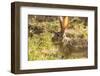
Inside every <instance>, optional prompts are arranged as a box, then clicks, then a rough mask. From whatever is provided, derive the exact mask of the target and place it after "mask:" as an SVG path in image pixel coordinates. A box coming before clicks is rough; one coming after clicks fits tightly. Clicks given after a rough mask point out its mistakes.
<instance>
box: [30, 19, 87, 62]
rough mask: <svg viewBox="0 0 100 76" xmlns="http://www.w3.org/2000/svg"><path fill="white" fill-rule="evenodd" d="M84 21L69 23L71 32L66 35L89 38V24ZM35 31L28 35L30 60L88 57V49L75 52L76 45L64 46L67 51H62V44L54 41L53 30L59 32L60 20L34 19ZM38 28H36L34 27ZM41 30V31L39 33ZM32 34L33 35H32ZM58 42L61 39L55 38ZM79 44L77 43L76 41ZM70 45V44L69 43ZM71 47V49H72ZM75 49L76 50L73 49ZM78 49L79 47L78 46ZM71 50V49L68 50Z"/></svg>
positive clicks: (72, 37) (33, 26) (75, 37)
mask: <svg viewBox="0 0 100 76" xmlns="http://www.w3.org/2000/svg"><path fill="white" fill-rule="evenodd" d="M84 23H86V22H84V21H82V20H81V21H80V22H79V21H76V22H74V21H73V22H71V23H70V24H69V25H70V26H69V29H71V31H69V32H70V33H67V34H66V35H67V36H68V37H69V38H70V39H72V40H73V39H76V40H77V39H79V38H81V39H83V40H84V39H87V38H88V34H87V25H85V24H84ZM31 27H32V28H33V29H29V31H30V30H32V31H33V32H32V33H30V32H29V36H28V60H29V61H31V60H56V59H77V58H87V50H85V51H83V52H82V51H81V52H80V51H77V52H75V49H74V47H68V46H66V47H63V48H62V49H66V50H67V51H62V49H61V45H62V44H63V43H62V44H56V45H55V42H54V41H52V38H53V35H54V33H53V32H59V30H60V23H59V20H53V21H50V22H49V21H42V22H39V21H36V20H35V19H33V24H32V25H31ZM35 27H37V29H35V30H34V28H35ZM38 31H40V32H39V33H37V32H38ZM72 31H73V32H72ZM30 34H32V36H30ZM55 41H56V42H62V41H60V40H57V39H56V40H55ZM76 44H77V43H76ZM68 45H69V44H68ZM81 46H83V45H81ZM70 48H71V49H70ZM73 49H74V50H73ZM77 49H78V48H77ZM68 50H69V51H68Z"/></svg>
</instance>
